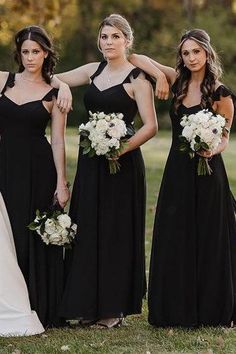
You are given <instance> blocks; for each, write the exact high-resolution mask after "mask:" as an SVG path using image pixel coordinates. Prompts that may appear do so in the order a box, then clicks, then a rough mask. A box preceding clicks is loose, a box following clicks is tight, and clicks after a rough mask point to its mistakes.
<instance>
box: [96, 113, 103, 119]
mask: <svg viewBox="0 0 236 354" xmlns="http://www.w3.org/2000/svg"><path fill="white" fill-rule="evenodd" d="M104 117H105V113H104V112H99V113H98V115H97V118H98V119H103V118H104Z"/></svg>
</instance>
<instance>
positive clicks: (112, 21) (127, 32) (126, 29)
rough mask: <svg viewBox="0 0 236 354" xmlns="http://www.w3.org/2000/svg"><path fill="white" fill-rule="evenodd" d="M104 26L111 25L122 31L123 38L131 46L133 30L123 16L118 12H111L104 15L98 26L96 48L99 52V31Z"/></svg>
mask: <svg viewBox="0 0 236 354" xmlns="http://www.w3.org/2000/svg"><path fill="white" fill-rule="evenodd" d="M105 26H111V27H116V28H117V29H118V30H119V31H121V32H122V33H123V35H124V36H125V38H126V39H127V40H128V41H129V48H128V49H131V48H132V44H133V41H134V36H133V30H132V28H131V26H130V24H129V22H128V21H127V20H126V18H124V17H123V16H121V15H119V14H111V15H109V16H108V17H106V18H105V19H104V20H103V21H102V22H101V23H100V26H99V30H98V38H97V46H98V49H99V50H100V52H101V47H100V38H101V31H102V29H103V27H105Z"/></svg>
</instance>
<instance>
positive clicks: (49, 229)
mask: <svg viewBox="0 0 236 354" xmlns="http://www.w3.org/2000/svg"><path fill="white" fill-rule="evenodd" d="M55 231H56V225H55V222H54V221H53V220H52V219H47V220H46V222H45V232H46V233H47V234H49V235H51V234H53V233H54V232H55Z"/></svg>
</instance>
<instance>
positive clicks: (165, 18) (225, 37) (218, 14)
mask: <svg viewBox="0 0 236 354" xmlns="http://www.w3.org/2000/svg"><path fill="white" fill-rule="evenodd" d="M110 13H120V14H122V15H124V16H125V17H126V18H127V19H128V20H129V22H130V24H131V26H132V27H133V29H134V33H135V46H134V51H136V52H138V53H144V54H147V55H149V56H151V57H153V58H155V59H157V60H158V61H160V62H162V63H164V64H168V65H173V66H174V65H175V48H176V46H177V44H178V41H179V38H180V36H181V34H182V33H183V32H184V31H185V30H187V29H190V28H203V29H205V30H206V31H207V32H208V33H209V34H210V36H211V40H212V43H213V46H214V47H215V48H216V50H217V52H218V53H219V55H220V57H221V60H222V63H223V66H224V77H223V81H224V83H225V84H226V85H228V86H229V87H231V88H232V89H233V90H234V91H236V40H235V38H236V0H168V1H166V0H125V1H117V0H99V1H98V0H38V1H37V0H21V1H19V0H0V58H1V66H0V69H1V70H15V69H16V68H15V66H14V62H13V59H12V50H13V36H14V33H15V32H16V31H18V30H19V29H20V28H22V27H24V26H28V25H31V24H38V25H42V26H44V27H45V28H46V29H47V31H48V32H49V33H50V35H51V36H52V37H53V39H54V42H55V44H56V47H57V49H58V52H59V54H60V62H59V64H58V66H57V69H56V70H57V72H60V71H62V70H69V69H72V68H74V67H77V66H79V65H81V64H85V63H87V62H89V61H94V60H96V61H97V60H101V59H102V57H101V54H100V53H99V51H98V49H97V46H96V40H97V29H98V26H99V23H100V22H101V20H102V19H103V18H104V17H105V16H107V15H109V14H110ZM82 96H83V89H81V88H80V89H75V90H74V104H73V106H74V110H73V112H72V113H70V116H69V124H72V125H75V124H78V121H82V120H83V119H84V116H85V112H84V110H83V104H82ZM156 104H157V112H158V117H159V121H160V123H161V125H162V126H163V127H166V126H168V119H167V118H166V117H167V114H166V112H167V110H168V102H161V101H158V102H157V103H156Z"/></svg>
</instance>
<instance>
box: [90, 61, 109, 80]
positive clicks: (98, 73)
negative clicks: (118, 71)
mask: <svg viewBox="0 0 236 354" xmlns="http://www.w3.org/2000/svg"><path fill="white" fill-rule="evenodd" d="M106 65H107V61H106V60H103V61H102V62H101V63H100V64H99V66H98V68H97V70H96V71H95V73H93V75H91V76H90V79H91V81H92V82H93V80H94V79H95V77H96V76H98V75H100V74H101V72H102V71H103V69H104V68H105V66H106Z"/></svg>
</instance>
